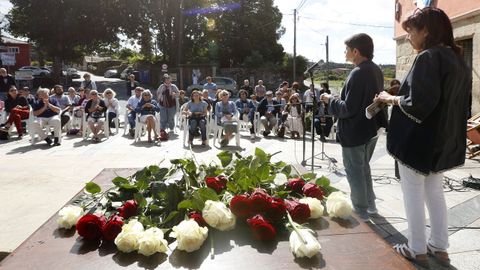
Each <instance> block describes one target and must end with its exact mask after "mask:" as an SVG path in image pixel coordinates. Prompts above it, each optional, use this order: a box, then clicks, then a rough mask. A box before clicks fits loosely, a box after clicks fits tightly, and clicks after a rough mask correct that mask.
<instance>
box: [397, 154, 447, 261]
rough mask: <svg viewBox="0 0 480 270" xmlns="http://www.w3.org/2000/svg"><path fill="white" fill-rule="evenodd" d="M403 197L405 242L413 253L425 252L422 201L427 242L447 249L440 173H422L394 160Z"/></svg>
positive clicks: (445, 208)
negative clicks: (406, 237)
mask: <svg viewBox="0 0 480 270" xmlns="http://www.w3.org/2000/svg"><path fill="white" fill-rule="evenodd" d="M398 169H399V172H400V179H401V180H402V190H403V201H404V204H405V212H406V215H407V223H408V246H409V247H410V248H411V249H412V250H413V251H414V252H415V254H425V253H427V237H426V229H425V228H426V221H425V204H426V205H427V209H428V213H429V216H430V227H431V230H430V238H429V239H428V243H430V245H432V246H434V247H436V248H439V249H442V250H447V248H448V221H447V205H446V203H445V196H444V191H443V173H437V174H434V173H432V174H429V175H428V176H424V175H422V174H419V173H417V172H415V171H414V170H412V169H409V168H407V167H405V166H404V165H402V164H400V163H399V164H398Z"/></svg>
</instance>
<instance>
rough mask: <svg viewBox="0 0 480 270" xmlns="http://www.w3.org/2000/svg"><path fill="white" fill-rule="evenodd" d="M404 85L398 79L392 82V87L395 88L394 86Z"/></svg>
mask: <svg viewBox="0 0 480 270" xmlns="http://www.w3.org/2000/svg"><path fill="white" fill-rule="evenodd" d="M401 84H402V83H401V82H400V81H399V80H397V79H393V80H392V81H391V82H390V87H392V86H394V85H401Z"/></svg>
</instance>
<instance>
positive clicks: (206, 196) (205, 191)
mask: <svg viewBox="0 0 480 270" xmlns="http://www.w3.org/2000/svg"><path fill="white" fill-rule="evenodd" d="M196 192H197V193H198V194H199V195H200V198H202V200H203V202H206V201H207V200H212V201H218V195H217V192H215V190H213V189H211V188H200V189H198V190H197V191H196Z"/></svg>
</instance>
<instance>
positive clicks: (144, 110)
mask: <svg viewBox="0 0 480 270" xmlns="http://www.w3.org/2000/svg"><path fill="white" fill-rule="evenodd" d="M159 111H160V107H159V106H158V103H157V101H155V100H154V99H152V93H151V92H150V90H148V89H147V90H145V91H143V92H142V99H141V100H140V102H139V103H138V105H137V107H136V108H135V112H137V113H139V114H140V122H142V123H144V124H146V125H147V132H148V142H153V140H152V130H153V132H154V135H155V137H154V138H155V139H156V140H160V137H159V136H158V134H157V129H156V126H155V125H156V123H157V119H156V117H155V112H159Z"/></svg>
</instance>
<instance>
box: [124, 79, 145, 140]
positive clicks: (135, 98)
mask: <svg viewBox="0 0 480 270" xmlns="http://www.w3.org/2000/svg"><path fill="white" fill-rule="evenodd" d="M143 91H144V89H143V88H142V87H137V88H135V94H134V95H132V96H131V97H130V98H129V99H128V100H127V110H129V112H128V116H127V118H128V124H129V125H130V129H129V134H130V137H132V138H133V137H134V136H135V118H136V117H137V113H136V112H135V109H136V108H137V105H138V103H139V102H140V100H141V99H142V93H143Z"/></svg>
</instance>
